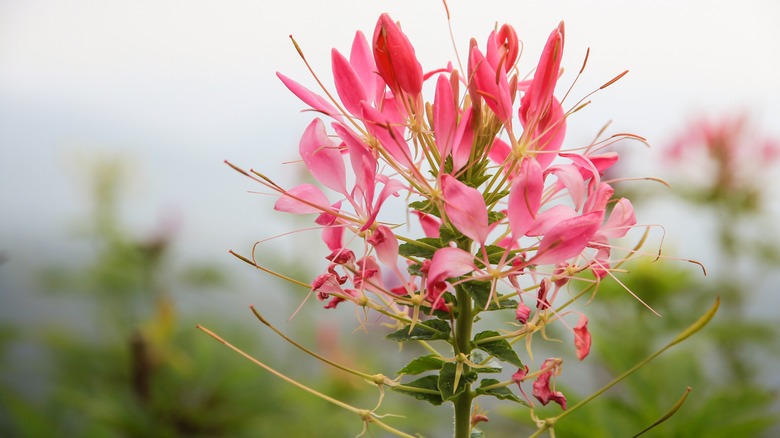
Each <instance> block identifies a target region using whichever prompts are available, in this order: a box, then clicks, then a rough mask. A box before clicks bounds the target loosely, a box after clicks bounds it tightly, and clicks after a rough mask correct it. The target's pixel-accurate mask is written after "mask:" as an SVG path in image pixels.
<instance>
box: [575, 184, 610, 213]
mask: <svg viewBox="0 0 780 438" xmlns="http://www.w3.org/2000/svg"><path fill="white" fill-rule="evenodd" d="M614 193H615V189H613V188H612V186H611V185H609V184H607V183H601V184H599V186H598V188H596V191H595V192H593V193H591V194H590V195H589V196H588V200H587V201H585V206H584V208H583V210H582V212H583V213H590V212H591V211H595V210H605V209H606V208H607V203H608V202H609V200H610V199H612V195H613V194H614Z"/></svg>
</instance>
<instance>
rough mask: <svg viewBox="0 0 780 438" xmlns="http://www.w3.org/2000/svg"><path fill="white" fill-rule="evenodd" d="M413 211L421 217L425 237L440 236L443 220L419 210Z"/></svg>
mask: <svg viewBox="0 0 780 438" xmlns="http://www.w3.org/2000/svg"><path fill="white" fill-rule="evenodd" d="M412 213H414V214H416V215H417V217H418V218H420V225H422V229H423V232H424V233H425V237H439V228H441V221H440V220H439V219H437V218H436V217H435V216H431V215H430V214H425V213H423V212H421V211H417V210H414V211H412Z"/></svg>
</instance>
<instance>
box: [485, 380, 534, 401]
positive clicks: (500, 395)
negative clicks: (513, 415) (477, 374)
mask: <svg viewBox="0 0 780 438" xmlns="http://www.w3.org/2000/svg"><path fill="white" fill-rule="evenodd" d="M498 383H500V382H499V381H498V380H496V379H482V381H481V382H479V388H477V390H476V391H475V392H476V394H477V395H489V396H492V397H495V398H497V399H499V400H511V401H513V402H517V403H520V404H524V405H528V403H526V402H525V401H523V400H521V399H520V398H519V397H517V396H516V395H515V394H514V393H513V392H512V391H510V390H509V388H507V387H506V386H501V387H498V388H487V387H488V386H491V385H497V384H498ZM486 388H487V389H486Z"/></svg>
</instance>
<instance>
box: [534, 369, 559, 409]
mask: <svg viewBox="0 0 780 438" xmlns="http://www.w3.org/2000/svg"><path fill="white" fill-rule="evenodd" d="M559 360H560V359H547V360H545V361H544V363H543V364H542V367H541V369H545V368H547V367H548V366H550V365H551V364H552V363H553V362H554V361H559ZM553 374H555V375H558V374H560V368H559V365H556V366H553V367H552V368H551V369H550V370H549V371H547V372H544V373H542V374H540V375H539V377H537V378H536V380H535V381H534V384H533V391H532V394H533V395H534V397H536V399H537V400H539V402H540V403H542V405H543V406H546V405H547V404H548V403H550V401H553V402H555V403H558V404H559V405H561V408H562V409H564V410H566V397H564V395H563V393H562V392H560V391H555V392H553V390H552V389H551V388H550V379H552V377H553Z"/></svg>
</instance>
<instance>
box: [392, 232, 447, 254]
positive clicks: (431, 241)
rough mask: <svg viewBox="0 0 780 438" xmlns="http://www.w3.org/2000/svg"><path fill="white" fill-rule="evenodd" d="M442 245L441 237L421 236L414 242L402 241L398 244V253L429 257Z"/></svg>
mask: <svg viewBox="0 0 780 438" xmlns="http://www.w3.org/2000/svg"><path fill="white" fill-rule="evenodd" d="M441 247H442V243H441V239H439V238H435V237H423V238H422V239H417V240H416V241H414V242H407V243H402V244H401V245H399V246H398V255H401V256H404V257H422V258H426V259H430V258H431V257H433V253H434V252H436V250H437V249H439V248H441Z"/></svg>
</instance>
